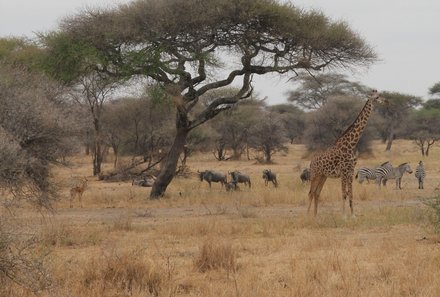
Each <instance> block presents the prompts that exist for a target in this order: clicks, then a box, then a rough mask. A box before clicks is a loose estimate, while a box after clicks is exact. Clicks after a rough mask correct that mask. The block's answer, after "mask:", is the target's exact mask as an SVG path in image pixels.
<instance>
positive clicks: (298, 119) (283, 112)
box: [269, 104, 305, 144]
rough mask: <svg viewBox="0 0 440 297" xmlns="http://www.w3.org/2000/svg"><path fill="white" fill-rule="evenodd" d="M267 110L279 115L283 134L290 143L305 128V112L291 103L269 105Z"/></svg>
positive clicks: (300, 135)
mask: <svg viewBox="0 0 440 297" xmlns="http://www.w3.org/2000/svg"><path fill="white" fill-rule="evenodd" d="M269 111H272V112H275V113H277V114H279V115H280V119H281V123H282V125H283V129H284V133H285V136H286V137H287V138H288V139H289V142H290V143H291V144H292V143H293V142H294V141H295V140H297V139H300V138H301V137H302V136H303V134H304V129H305V112H304V111H303V110H301V109H299V108H298V107H296V106H295V105H293V104H277V105H272V106H270V107H269Z"/></svg>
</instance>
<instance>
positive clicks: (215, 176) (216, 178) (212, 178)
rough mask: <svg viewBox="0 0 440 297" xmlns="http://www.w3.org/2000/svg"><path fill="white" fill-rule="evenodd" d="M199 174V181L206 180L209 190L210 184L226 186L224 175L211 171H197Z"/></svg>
mask: <svg viewBox="0 0 440 297" xmlns="http://www.w3.org/2000/svg"><path fill="white" fill-rule="evenodd" d="M197 172H198V173H199V177H200V181H203V180H206V181H207V182H208V184H209V188H211V182H214V183H218V182H219V183H220V184H221V185H222V187H223V185H224V184H226V181H227V180H226V175H225V174H223V173H219V172H215V171H212V170H205V171H202V172H200V171H197Z"/></svg>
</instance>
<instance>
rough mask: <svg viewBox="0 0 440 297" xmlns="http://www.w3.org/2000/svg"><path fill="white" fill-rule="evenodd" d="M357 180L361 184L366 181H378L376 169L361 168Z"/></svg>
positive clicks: (357, 173)
mask: <svg viewBox="0 0 440 297" xmlns="http://www.w3.org/2000/svg"><path fill="white" fill-rule="evenodd" d="M355 178H356V179H357V180H358V182H359V183H360V184H361V183H363V182H364V180H367V182H368V183H370V180H376V172H375V169H371V168H368V167H361V168H359V169H358V171H357V172H356V176H355Z"/></svg>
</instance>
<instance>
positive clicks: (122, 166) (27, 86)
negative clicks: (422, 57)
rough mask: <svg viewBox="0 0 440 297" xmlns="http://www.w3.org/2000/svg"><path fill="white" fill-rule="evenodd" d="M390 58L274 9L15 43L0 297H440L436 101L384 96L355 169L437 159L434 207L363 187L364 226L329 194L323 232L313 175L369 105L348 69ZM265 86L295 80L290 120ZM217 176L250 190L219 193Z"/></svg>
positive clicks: (5, 78) (4, 93)
mask: <svg viewBox="0 0 440 297" xmlns="http://www.w3.org/2000/svg"><path fill="white" fill-rule="evenodd" d="M376 58H377V57H376V54H375V53H374V52H373V50H372V49H371V48H370V47H369V46H368V44H367V43H366V42H365V41H364V40H363V39H362V38H361V37H360V36H358V35H357V34H356V33H355V32H353V31H352V30H351V29H350V27H349V25H348V24H346V23H344V22H341V21H333V20H331V19H329V18H327V17H326V16H325V15H324V14H323V13H322V12H320V11H305V10H302V9H300V8H297V7H295V6H292V5H288V4H279V3H278V2H276V1H271V0H258V1H251V0H243V1H232V0H221V1H218V0H217V1H214V0H213V1H202V2H201V1H196V0H190V1H188V0H186V1H183V0H182V1H181V0H161V1H153V0H138V1H133V2H131V3H129V4H126V5H121V6H118V7H114V8H108V9H86V10H83V11H80V12H78V13H77V14H75V15H72V16H70V17H67V18H65V19H63V20H62V21H61V23H60V26H59V27H58V28H56V30H54V31H53V32H48V33H44V34H39V35H38V36H37V37H36V38H35V39H34V40H27V39H23V38H15V37H12V38H1V39H0V106H1V107H0V188H1V193H2V195H1V198H0V295H1V296H78V297H81V296H323V295H325V296H341V295H344V296H354V295H356V296H438V295H440V282H439V280H440V275H439V269H438V268H439V265H440V257H439V253H438V244H439V237H438V230H439V229H440V223H439V222H440V213H439V208H440V207H439V201H440V199H439V198H438V197H440V194H439V193H438V191H439V187H440V182H439V177H440V172H439V170H437V168H438V167H439V166H440V161H438V160H440V158H439V157H440V156H439V154H440V150H438V149H437V144H438V143H437V141H438V140H439V137H440V123H439V119H440V97H439V95H440V91H439V90H440V87H439V83H434V84H433V86H432V87H431V88H430V90H429V92H430V94H431V97H430V99H429V100H424V99H423V98H418V97H415V96H412V95H410V94H402V93H399V92H398V90H397V91H394V90H393V91H386V90H380V91H381V95H382V96H383V97H384V98H386V99H387V101H388V103H389V104H387V105H384V106H379V107H378V108H377V110H376V112H375V113H374V115H373V116H372V117H371V118H370V120H369V123H368V126H367V129H366V130H365V131H364V133H363V135H362V138H361V140H360V142H359V144H358V147H357V151H358V153H359V156H358V163H357V166H358V167H359V166H368V167H374V166H378V165H379V164H381V163H383V162H385V161H388V160H389V161H391V162H392V163H393V164H394V165H398V164H401V163H404V162H409V163H410V164H411V166H413V169H414V168H415V166H416V164H417V163H418V162H419V161H420V160H423V161H424V163H425V168H426V173H427V176H426V180H425V189H423V190H419V189H418V188H417V180H416V179H415V178H414V176H408V175H405V176H404V178H403V182H402V187H403V188H404V190H403V191H399V190H394V187H392V185H389V186H388V187H385V188H381V189H380V188H379V187H378V186H377V185H375V184H374V183H371V184H362V185H360V184H357V183H356V184H355V186H354V200H355V213H356V215H357V217H356V218H354V219H347V218H346V217H345V216H344V215H343V214H341V198H340V195H339V193H340V184H339V182H338V181H329V182H328V183H327V184H326V185H325V188H324V191H323V192H322V195H321V198H322V202H321V204H322V207H321V209H322V212H321V213H320V215H319V216H318V217H317V218H311V217H309V216H308V215H307V214H306V206H307V203H308V197H307V193H308V184H307V183H302V182H301V180H300V178H299V175H300V173H301V172H302V170H303V169H304V168H306V167H307V166H308V164H309V160H310V156H311V154H313V152H315V151H319V150H322V149H324V148H326V147H327V146H329V145H330V144H332V143H334V141H335V139H336V138H337V137H338V136H339V135H340V134H341V133H342V132H343V131H344V130H345V129H346V127H347V126H349V125H350V124H351V123H352V122H353V120H354V119H355V118H356V116H357V114H358V113H359V111H360V109H362V106H363V104H364V103H365V97H366V96H365V95H366V93H367V92H368V91H369V89H370V88H369V87H368V86H364V85H363V84H362V83H360V82H355V81H351V80H350V78H348V77H347V76H344V75H341V74H338V73H337V71H336V70H338V69H345V68H351V67H352V68H357V67H363V66H368V65H370V64H371V63H373V62H374V61H375V60H376ZM324 70H325V71H324ZM328 70H331V71H328ZM265 74H279V75H284V76H290V77H291V78H292V79H291V80H292V81H293V83H292V91H291V92H289V94H288V101H287V102H286V103H283V104H277V105H273V104H270V102H269V101H270V100H267V99H262V98H260V97H259V94H257V93H256V92H254V90H253V81H252V78H253V76H254V75H265ZM133 87H136V91H135V92H133V91H127V90H129V89H130V88H133ZM206 169H214V170H216V171H218V172H220V173H223V174H225V175H227V174H228V171H233V170H239V171H241V172H242V173H245V174H247V175H249V176H250V178H251V180H252V187H244V186H242V185H239V187H240V189H236V188H235V187H234V188H233V189H234V190H232V191H228V192H227V191H226V190H225V188H226V185H225V186H224V187H221V185H220V184H216V183H213V185H212V188H209V187H208V184H207V183H206V182H204V181H202V182H201V181H200V177H199V172H200V171H203V170H206ZM264 169H270V170H271V171H272V172H275V173H276V174H277V178H278V183H279V186H278V187H276V188H275V187H273V186H272V185H271V184H269V185H268V186H265V185H264V181H263V179H262V172H263V170H264ZM229 177H230V176H228V178H229ZM139 178H141V181H146V179H147V178H148V180H149V181H151V184H152V187H151V188H150V187H137V186H135V185H138V184H142V183H139V182H132V180H138V179H139ZM80 196H82V203H80V202H79V201H78V197H80ZM71 203H73V205H71ZM72 206H73V207H72Z"/></svg>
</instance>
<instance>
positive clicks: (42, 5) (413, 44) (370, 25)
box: [0, 0, 440, 103]
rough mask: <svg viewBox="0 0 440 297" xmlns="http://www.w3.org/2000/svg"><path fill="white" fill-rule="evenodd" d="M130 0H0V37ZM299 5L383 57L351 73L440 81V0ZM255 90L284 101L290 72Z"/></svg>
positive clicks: (371, 81) (409, 86) (263, 80)
mask: <svg viewBox="0 0 440 297" xmlns="http://www.w3.org/2000/svg"><path fill="white" fill-rule="evenodd" d="M126 2H129V0H88V1H87V0H0V37H7V36H28V37H34V36H35V34H34V33H35V32H46V31H50V30H53V29H55V28H56V27H57V24H58V21H59V20H60V19H61V18H63V17H65V16H66V15H70V14H73V13H75V12H77V11H78V10H79V9H81V8H85V7H88V6H90V7H96V6H99V7H102V6H104V7H107V6H112V5H116V4H118V3H126ZM290 2H292V3H293V4H295V5H296V6H297V7H300V8H305V9H309V8H315V9H319V10H322V11H323V12H324V13H325V14H326V15H327V16H329V17H330V18H332V19H334V20H344V21H346V22H347V23H348V24H349V25H350V27H351V28H352V29H353V30H354V31H356V32H357V33H359V35H360V36H361V37H362V38H364V39H365V40H366V41H367V43H368V44H369V45H370V46H372V47H373V48H374V49H375V51H376V52H377V54H378V56H379V59H380V61H379V62H377V63H375V64H374V65H373V66H371V67H370V68H369V69H364V68H363V69H356V70H355V72H350V73H348V77H349V79H350V80H353V81H359V82H361V83H363V84H365V85H367V86H370V87H372V88H376V89H378V90H379V91H384V90H386V91H393V92H394V91H395V92H401V93H405V94H410V95H416V96H420V97H423V98H426V99H427V98H428V89H429V87H431V86H432V85H434V83H436V82H439V81H440V1H439V0H369V1H359V0H358V1H356V0H291V1H290ZM254 84H255V90H256V91H257V92H258V94H259V95H260V96H262V97H265V96H267V97H268V100H269V103H281V102H284V101H285V98H286V96H285V92H286V91H287V90H289V89H292V82H291V81H288V77H281V78H280V77H278V76H276V77H267V76H261V77H257V78H255V79H254Z"/></svg>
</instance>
